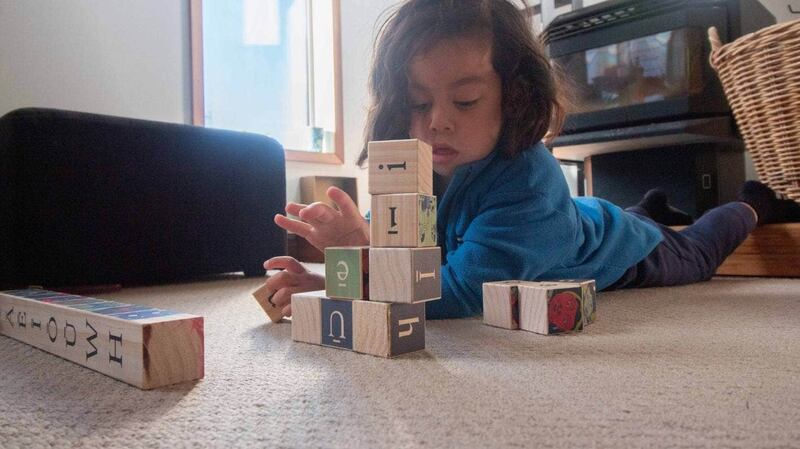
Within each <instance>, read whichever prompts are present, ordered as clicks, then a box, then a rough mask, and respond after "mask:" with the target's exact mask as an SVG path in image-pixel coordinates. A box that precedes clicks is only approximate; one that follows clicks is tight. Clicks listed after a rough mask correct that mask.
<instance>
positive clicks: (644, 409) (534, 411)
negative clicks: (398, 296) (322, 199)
mask: <svg viewBox="0 0 800 449" xmlns="http://www.w3.org/2000/svg"><path fill="white" fill-rule="evenodd" d="M261 282H262V280H261V279H253V278H224V279H217V280H210V281H203V282H194V283H185V284H173V285H161V286H145V287H137V288H126V289H123V290H120V291H117V292H112V293H108V294H102V295H93V296H96V297H100V298H105V299H114V300H117V301H122V302H130V303H137V304H148V305H152V306H156V307H160V308H166V309H170V310H177V311H184V312H189V313H195V314H199V315H203V316H205V332H206V377H205V379H203V380H201V381H198V382H194V383H185V384H179V385H174V386H170V387H165V388H161V389H157V390H153V391H142V390H138V389H136V388H134V387H131V386H129V385H127V384H124V383H121V382H119V381H116V380H113V379H111V378H109V377H106V376H103V375H101V374H99V373H96V372H94V371H90V370H87V369H85V368H82V367H80V366H78V365H76V364H73V363H70V362H67V361H65V360H62V359H59V358H57V357H55V356H52V355H50V354H48V353H45V352H42V351H40V350H38V349H35V348H32V347H29V346H27V345H24V344H22V343H19V342H17V341H15V340H12V339H9V338H7V337H2V336H0V446H1V447H3V448H17V447H50V446H55V447H66V446H69V447H133V448H136V447H172V446H175V447H287V448H288V447H291V448H295V447H309V448H311V447H348V448H350V447H364V448H375V447H392V448H403V447H436V448H439V447H442V448H451V447H452V448H471V447H542V448H550V447H552V448H561V447H564V448H566V447H599V448H608V447H648V448H650V447H687V448H688V447H692V448H707V447H708V448H710V447H741V448H752V447H800V408H799V407H798V404H800V330H799V329H800V327H798V317H800V280H787V279H756V278H715V279H714V280H712V281H711V282H708V283H703V284H697V285H692V286H684V287H672V288H658V289H646V290H629V291H620V292H613V293H601V294H600V296H599V299H598V315H597V321H596V322H595V323H594V324H592V325H590V326H589V327H588V328H587V329H586V330H585V331H584V332H582V333H576V334H570V335H563V336H541V335H536V334H532V333H528V332H524V331H508V330H504V329H498V328H492V327H489V326H485V325H483V324H482V322H481V320H480V319H463V320H443V321H431V322H429V323H428V327H427V349H426V350H425V351H422V352H417V353H414V354H410V355H406V356H402V357H400V358H397V359H392V360H388V359H382V358H378V357H372V356H369V355H363V354H357V353H353V352H348V351H342V350H338V349H332V348H324V347H320V346H314V345H308V344H303V343H294V342H292V341H291V336H290V335H291V333H290V329H291V328H290V324H288V323H280V324H272V323H268V321H267V319H266V316H265V315H264V313H263V312H262V311H261V309H260V308H259V306H258V305H257V303H256V302H255V301H254V300H253V299H252V297H250V292H251V291H253V290H255V289H256V288H257V287H258V286H259V285H260V284H261Z"/></svg>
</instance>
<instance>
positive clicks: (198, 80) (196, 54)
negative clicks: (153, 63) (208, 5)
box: [189, 0, 344, 165]
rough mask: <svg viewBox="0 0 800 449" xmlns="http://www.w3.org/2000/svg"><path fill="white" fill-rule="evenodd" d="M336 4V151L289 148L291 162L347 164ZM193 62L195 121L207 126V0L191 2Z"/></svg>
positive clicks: (337, 2)
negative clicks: (204, 31) (205, 19)
mask: <svg viewBox="0 0 800 449" xmlns="http://www.w3.org/2000/svg"><path fill="white" fill-rule="evenodd" d="M329 1H331V2H332V5H333V89H334V122H335V123H336V131H335V132H334V138H333V152H331V153H317V152H313V151H303V150H293V149H285V152H286V160H287V161H297V162H312V163H320V164H339V165H341V164H344V118H343V107H342V32H341V23H342V20H341V0H329ZM189 10H190V11H189V14H190V20H189V23H190V28H191V30H190V32H191V56H190V57H191V61H192V98H191V103H192V124H193V125H196V126H205V118H204V116H205V102H204V95H203V91H204V83H203V0H191V2H190V4H189Z"/></svg>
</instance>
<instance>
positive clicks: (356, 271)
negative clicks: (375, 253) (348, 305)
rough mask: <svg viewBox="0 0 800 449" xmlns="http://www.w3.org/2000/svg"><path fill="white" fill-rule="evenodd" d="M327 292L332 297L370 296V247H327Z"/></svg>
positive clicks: (361, 297)
mask: <svg viewBox="0 0 800 449" xmlns="http://www.w3.org/2000/svg"><path fill="white" fill-rule="evenodd" d="M325 294H326V295H327V296H328V297H330V298H342V299H367V298H369V247H368V246H336V247H328V248H325Z"/></svg>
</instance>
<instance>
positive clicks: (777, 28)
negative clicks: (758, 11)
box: [709, 19, 800, 69]
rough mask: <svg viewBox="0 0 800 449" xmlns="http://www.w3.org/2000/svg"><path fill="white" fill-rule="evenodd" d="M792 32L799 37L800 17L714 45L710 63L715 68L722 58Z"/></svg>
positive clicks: (757, 46) (762, 44) (759, 45)
mask: <svg viewBox="0 0 800 449" xmlns="http://www.w3.org/2000/svg"><path fill="white" fill-rule="evenodd" d="M793 34H796V35H797V37H800V19H794V20H790V21H788V22H782V23H778V24H775V25H770V26H768V27H766V28H762V29H760V30H758V31H755V32H752V33H749V34H745V35H744V36H741V37H739V38H737V39H735V40H734V41H733V42H729V43H727V44H723V45H721V46H720V47H716V45H715V46H714V47H715V48H713V49H712V51H711V55H710V58H709V59H710V60H711V65H712V66H713V67H714V68H715V69H716V68H717V67H718V66H719V64H720V63H724V61H723V60H724V59H728V58H732V57H734V56H736V55H738V54H739V53H741V52H745V51H751V50H754V49H758V48H760V47H764V46H765V45H768V44H769V43H771V42H774V41H776V38H780V39H779V40H778V41H780V42H782V41H783V39H784V38H786V36H787V35H789V36H791V35H793Z"/></svg>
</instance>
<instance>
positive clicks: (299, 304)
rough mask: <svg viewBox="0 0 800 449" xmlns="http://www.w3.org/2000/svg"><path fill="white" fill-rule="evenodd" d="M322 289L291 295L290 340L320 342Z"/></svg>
mask: <svg viewBox="0 0 800 449" xmlns="http://www.w3.org/2000/svg"><path fill="white" fill-rule="evenodd" d="M324 297H325V292H324V291H323V290H320V291H315V292H304V293H295V294H293V295H292V340H294V341H302V342H304V343H313V344H315V345H320V344H322V334H321V331H320V329H322V309H321V308H320V307H321V301H322V298H324Z"/></svg>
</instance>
